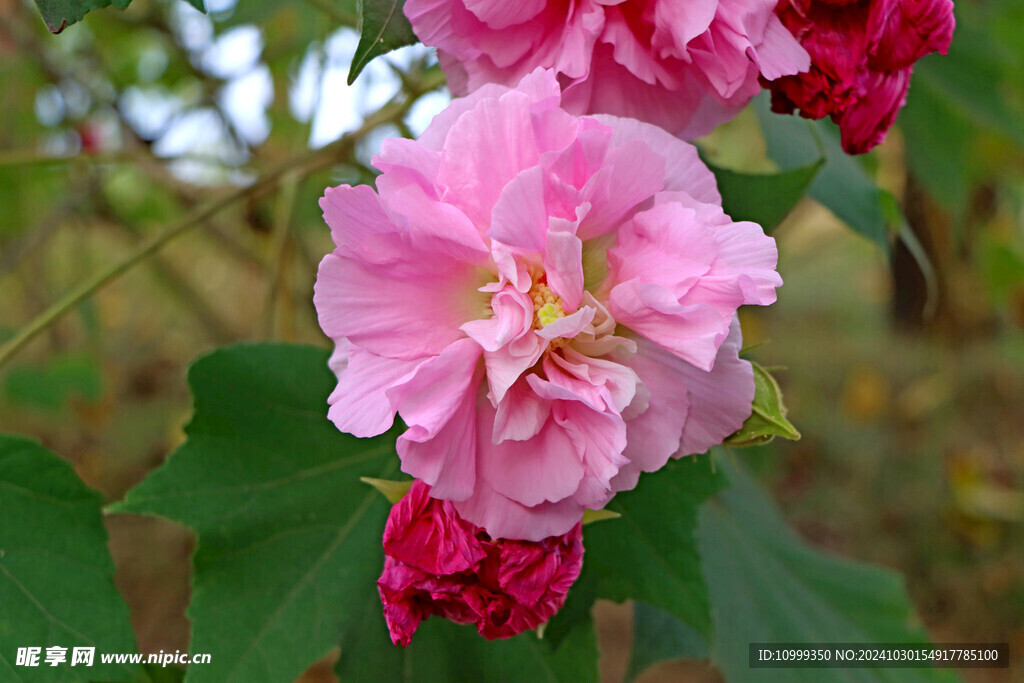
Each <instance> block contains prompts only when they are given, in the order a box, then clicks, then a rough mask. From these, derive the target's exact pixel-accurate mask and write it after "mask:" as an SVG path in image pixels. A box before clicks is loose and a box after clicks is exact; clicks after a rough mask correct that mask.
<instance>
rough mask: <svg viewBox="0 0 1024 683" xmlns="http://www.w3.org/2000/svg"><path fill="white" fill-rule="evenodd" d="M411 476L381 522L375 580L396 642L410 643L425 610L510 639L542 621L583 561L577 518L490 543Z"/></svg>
mask: <svg viewBox="0 0 1024 683" xmlns="http://www.w3.org/2000/svg"><path fill="white" fill-rule="evenodd" d="M429 492H430V487H429V486H427V485H426V484H424V483H423V482H420V481H416V482H413V484H412V487H411V488H410V489H409V492H408V493H407V494H405V496H403V497H402V499H401V500H400V501H398V503H396V504H395V505H394V506H393V507H392V508H391V514H390V515H388V523H387V526H386V527H385V528H384V553H385V559H384V573H383V574H381V577H380V579H379V580H378V581H377V587H378V588H379V590H380V597H381V601H382V602H383V603H384V617H385V619H386V620H387V623H388V630H389V631H390V632H391V640H392V642H393V643H394V644H395V645H402V646H405V645H408V644H409V641H410V640H411V639H412V636H413V633H415V632H416V629H417V627H419V625H420V622H421V621H423V620H424V619H426V618H427V617H429V616H431V615H437V616H442V617H444V618H446V619H451V620H452V621H454V622H456V623H459V624H476V627H477V630H478V631H479V632H480V635H482V636H483V637H484V638H487V639H488V640H494V639H496V638H511V637H512V636H514V635H516V634H517V633H522V632H523V631H526V630H528V629H533V628H537V627H538V626H540V625H541V624H543V623H545V622H547V620H548V619H550V618H551V617H552V616H553V615H554V614H555V612H557V611H558V610H559V609H560V608H561V607H562V605H563V604H564V603H565V596H566V594H567V593H568V592H569V588H570V587H571V586H572V584H573V583H574V582H575V581H576V579H577V577H579V575H580V570H581V569H582V567H583V532H582V525H581V524H577V525H576V526H574V527H572V529H570V530H569V531H568V532H567V533H565V534H563V535H561V536H552V537H550V538H545V539H543V540H541V541H537V542H533V541H495V540H491V538H490V537H489V536H488V535H487V533H486V532H484V531H483V530H482V529H480V528H479V527H477V526H475V525H473V524H470V523H469V522H467V521H465V520H464V519H462V518H461V517H459V514H458V512H456V511H455V507H454V506H453V505H452V504H451V503H450V502H448V501H440V500H437V499H435V498H431V497H430V495H429Z"/></svg>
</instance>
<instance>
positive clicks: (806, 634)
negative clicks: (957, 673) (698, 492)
mask: <svg viewBox="0 0 1024 683" xmlns="http://www.w3.org/2000/svg"><path fill="white" fill-rule="evenodd" d="M728 476H729V479H730V480H731V481H732V486H731V487H730V488H729V489H727V490H725V491H723V492H721V493H720V494H719V495H718V496H717V497H716V498H715V499H713V500H711V501H709V502H708V503H707V504H706V505H705V506H704V507H703V509H702V510H701V515H700V549H701V559H702V560H703V563H704V564H703V572H704V578H705V579H706V581H707V585H708V591H709V592H710V595H711V605H712V610H711V614H712V619H713V621H714V629H713V636H712V639H711V641H710V643H711V657H712V659H713V660H714V661H715V662H716V663H717V664H718V666H719V667H720V668H721V669H722V672H723V673H724V674H725V678H726V679H727V680H728V681H730V683H744V682H745V681H757V682H758V683H764V682H765V681H780V682H785V683H789V682H790V681H813V682H814V683H819V682H823V683H827V682H829V681H865V683H867V682H878V681H893V682H898V683H903V682H904V681H942V680H950V678H952V680H956V679H955V677H952V676H950V675H949V673H948V672H943V673H938V672H936V671H933V670H928V669H751V668H750V667H749V666H748V644H749V643H756V642H775V643H826V642H843V643H851V642H884V643H922V642H927V639H926V636H925V633H924V632H923V631H922V629H921V628H920V627H918V626H915V625H913V624H914V621H915V617H914V614H913V610H912V609H911V606H910V602H909V600H908V599H907V595H906V592H905V591H904V589H903V582H902V580H901V578H900V577H899V575H897V574H895V573H894V572H891V571H889V570H887V569H882V568H879V567H872V566H869V565H863V564H858V563H855V562H849V561H846V560H842V559H839V558H835V557H830V556H827V555H824V554H822V553H820V552H818V551H816V550H814V549H812V548H811V547H809V546H808V545H807V544H806V543H804V542H803V541H801V540H800V539H799V538H797V536H796V535H795V534H794V533H793V532H792V531H791V530H790V529H789V527H788V526H787V525H786V523H785V521H784V520H783V519H782V516H781V515H780V513H779V512H778V510H777V509H776V508H775V506H774V505H773V504H772V503H771V502H770V501H769V499H768V498H767V496H766V495H765V493H764V492H763V491H762V490H761V489H760V488H759V487H758V486H757V484H755V483H754V481H753V480H752V479H751V478H750V477H749V475H747V474H745V473H743V472H741V471H734V472H730V473H729V475H728Z"/></svg>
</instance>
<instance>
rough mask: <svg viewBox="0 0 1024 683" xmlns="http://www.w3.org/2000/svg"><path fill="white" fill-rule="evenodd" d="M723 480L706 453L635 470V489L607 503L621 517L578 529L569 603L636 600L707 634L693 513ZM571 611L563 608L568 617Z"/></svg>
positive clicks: (554, 628)
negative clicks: (579, 568)
mask: <svg viewBox="0 0 1024 683" xmlns="http://www.w3.org/2000/svg"><path fill="white" fill-rule="evenodd" d="M723 484H724V479H723V478H722V477H721V475H720V474H719V473H717V472H715V471H714V470H713V469H712V463H711V459H710V458H709V457H708V456H699V457H693V458H684V459H682V460H673V461H671V462H669V463H668V465H666V466H665V467H664V468H662V469H661V470H659V471H658V472H656V473H653V474H643V475H641V477H640V483H639V485H638V486H637V487H636V489H634V490H632V491H628V492H625V493H620V494H619V495H617V496H616V497H615V499H614V500H613V501H612V502H611V503H610V504H609V506H608V507H609V508H610V509H613V510H615V511H616V512H619V513H621V514H622V517H621V518H620V519H610V520H606V521H602V522H600V523H597V524H590V525H588V526H586V527H585V531H584V534H583V541H584V544H585V546H586V554H585V555H584V560H583V572H582V574H581V575H580V579H579V581H578V582H577V585H576V586H574V587H573V590H574V591H577V592H578V593H579V596H578V599H579V601H578V602H577V603H576V604H579V605H586V606H587V607H589V604H588V603H586V602H585V598H587V597H589V598H591V599H594V598H606V599H609V600H614V601H616V602H622V601H624V600H631V599H632V600H642V601H644V602H647V603H649V604H651V605H657V606H658V607H659V608H660V609H662V610H664V611H666V612H668V613H670V614H672V615H673V616H675V617H676V618H677V619H679V620H681V621H683V622H684V623H686V624H688V625H689V626H691V627H692V628H693V629H695V630H696V631H698V632H699V633H702V634H707V633H708V632H709V631H710V627H711V620H710V615H709V607H708V595H707V589H706V587H705V586H704V580H703V578H702V577H701V573H700V557H699V555H698V552H697V539H696V533H695V532H696V525H697V512H698V508H699V507H700V505H701V503H702V502H703V501H704V500H705V499H707V498H708V497H709V496H711V495H712V494H714V493H715V492H716V491H717V490H718V489H719V488H721V486H722V485H723ZM572 608H573V606H571V605H566V608H565V610H563V611H565V612H566V613H567V614H570V615H571V613H572ZM569 621H571V617H567V619H566V622H562V623H568V622H569ZM560 627H561V623H559V622H555V621H553V622H552V625H551V628H550V629H549V632H550V633H551V635H552V637H554V638H560V637H561V631H560Z"/></svg>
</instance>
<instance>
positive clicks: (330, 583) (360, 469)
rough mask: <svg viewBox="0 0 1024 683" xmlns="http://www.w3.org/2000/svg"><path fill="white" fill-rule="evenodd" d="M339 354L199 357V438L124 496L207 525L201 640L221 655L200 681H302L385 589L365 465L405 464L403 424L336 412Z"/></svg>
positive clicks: (197, 675) (195, 386)
mask: <svg viewBox="0 0 1024 683" xmlns="http://www.w3.org/2000/svg"><path fill="white" fill-rule="evenodd" d="M327 357H328V354H327V352H326V351H323V350H321V349H316V348H312V347H304V346H289V345H272V344H266V345H251V346H238V347H233V348H230V349H224V350H220V351H216V352H214V353H212V354H210V355H209V356H206V357H205V358H202V359H200V360H199V361H197V362H196V363H195V364H194V365H193V366H192V368H191V369H190V371H189V384H190V385H191V388H192V393H193V395H194V396H195V415H194V417H193V418H192V422H191V423H190V424H189V425H188V427H187V428H186V433H187V434H188V441H187V442H186V443H185V444H184V445H183V446H181V447H180V448H179V449H178V450H177V451H176V452H175V453H173V454H172V455H171V457H170V458H169V459H168V460H167V462H166V463H165V464H164V465H163V466H162V467H161V468H160V469H158V470H156V471H155V472H153V473H152V474H151V475H150V476H149V477H148V478H146V480H145V481H143V482H142V483H141V484H139V485H138V486H137V487H136V488H134V489H132V490H131V491H129V492H128V494H127V495H126V497H125V500H124V501H123V502H122V503H120V504H117V505H114V506H113V510H115V511H118V512H133V513H139V514H155V515H160V516H162V517H167V518H169V519H173V520H176V521H178V522H181V523H183V524H186V525H188V526H189V527H191V528H192V529H195V531H196V532H197V533H198V536H199V543H198V549H197V551H196V554H195V557H194V558H193V564H194V567H195V572H194V591H193V598H192V604H191V605H190V607H189V610H188V616H189V617H190V618H191V620H192V635H193V637H192V643H191V650H192V651H193V652H208V653H211V654H213V659H212V663H210V664H208V665H204V666H202V667H198V666H197V667H189V669H188V680H189V681H193V682H196V683H199V682H202V681H217V682H218V683H223V682H230V681H238V682H244V683H260V682H262V681H267V682H271V681H290V680H294V679H295V678H296V677H297V676H298V675H299V674H301V673H302V672H303V670H305V669H306V668H307V666H308V665H309V664H311V663H312V662H313V661H315V660H316V659H319V658H320V657H322V656H324V655H325V654H327V652H328V651H329V650H330V649H331V648H332V647H333V646H334V645H335V644H336V643H337V641H338V638H339V637H340V636H341V634H342V633H343V632H344V631H345V630H346V628H348V627H349V626H350V625H351V623H352V621H353V619H356V618H358V617H359V611H360V608H361V607H362V605H363V604H364V601H365V598H366V594H367V593H369V594H371V595H372V594H373V593H374V591H373V583H374V580H375V579H376V577H377V575H379V573H380V570H381V567H382V561H381V558H380V554H379V553H378V552H377V549H378V548H379V547H380V538H381V532H382V529H383V526H384V519H385V518H386V516H387V511H388V505H387V503H386V502H385V501H384V499H383V498H382V497H381V496H380V494H379V493H377V492H376V491H375V490H374V489H373V488H371V487H369V486H366V485H365V484H363V483H362V482H361V481H360V480H359V478H360V477H363V476H369V477H379V478H387V477H388V475H389V474H391V473H392V472H393V471H394V470H395V469H396V465H397V457H396V456H395V453H394V438H395V436H394V434H393V433H391V434H387V435H383V436H381V437H377V438H375V439H356V438H354V437H351V436H348V435H345V434H342V433H341V432H339V431H338V430H337V429H335V427H334V426H333V425H332V424H331V423H330V422H329V421H328V420H327V418H326V414H327V404H326V399H327V396H328V394H329V393H330V392H331V390H332V389H333V387H334V385H335V381H336V380H335V378H334V376H333V375H332V374H331V372H330V370H328V368H327ZM381 623H383V619H381Z"/></svg>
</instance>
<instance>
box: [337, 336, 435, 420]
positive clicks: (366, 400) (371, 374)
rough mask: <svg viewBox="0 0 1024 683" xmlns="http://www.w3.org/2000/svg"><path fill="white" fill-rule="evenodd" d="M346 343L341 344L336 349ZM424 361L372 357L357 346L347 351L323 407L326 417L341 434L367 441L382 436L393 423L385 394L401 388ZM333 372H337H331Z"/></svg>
mask: <svg viewBox="0 0 1024 683" xmlns="http://www.w3.org/2000/svg"><path fill="white" fill-rule="evenodd" d="M342 344H345V345H347V344H348V342H346V341H344V340H341V341H339V342H338V345H339V347H340V346H341V345H342ZM423 362H424V361H422V360H411V361H410V360H398V359H395V358H386V357H383V356H375V355H374V354H372V353H370V352H368V351H365V350H363V349H361V348H359V347H358V346H352V347H350V348H349V350H348V363H347V366H346V368H345V370H344V372H341V373H339V374H338V377H339V380H338V386H337V387H335V389H334V391H333V392H331V395H330V397H329V398H328V399H327V403H328V404H330V406H331V407H330V409H329V410H328V412H327V417H328V418H329V419H330V420H331V422H333V423H334V424H335V426H336V427H337V428H338V429H340V430H341V431H343V432H348V433H349V434H352V435H353V436H358V437H369V436H377V435H378V434H383V433H384V432H386V431H387V430H388V429H389V428H390V427H391V424H392V423H393V422H394V420H395V410H396V408H395V406H394V405H393V404H392V403H391V401H390V400H389V399H388V397H387V390H388V389H389V388H390V387H391V386H393V385H395V384H401V383H402V382H403V381H404V379H405V378H407V377H409V376H411V375H412V373H413V372H415V370H416V368H418V367H419V366H420V365H421V364H422V363H423ZM335 372H337V370H335Z"/></svg>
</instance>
